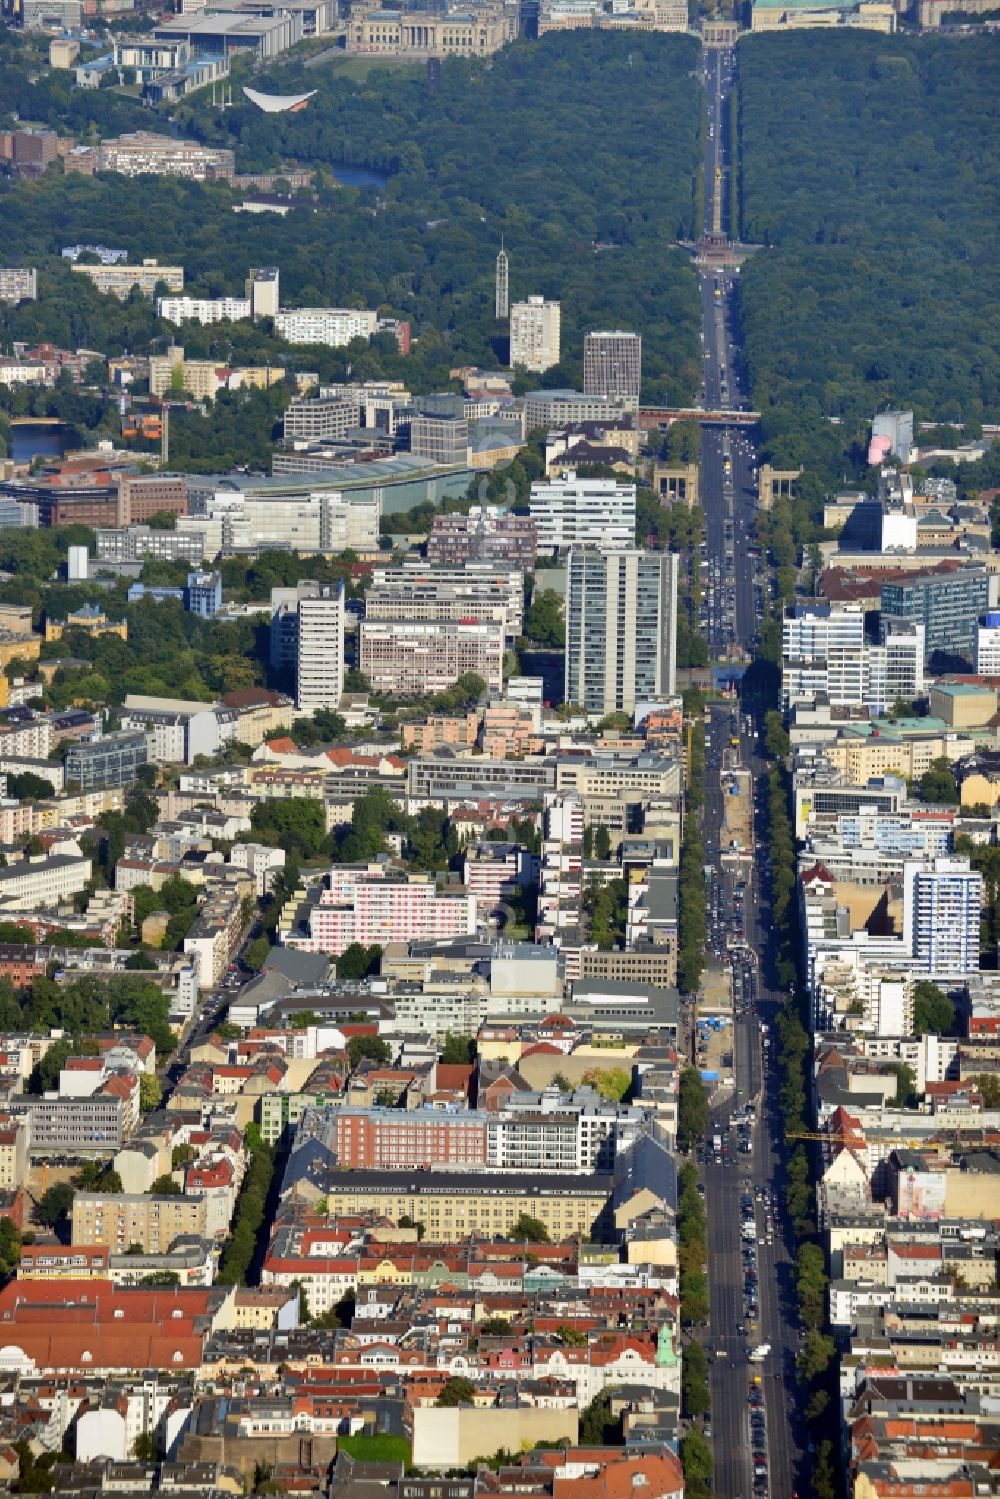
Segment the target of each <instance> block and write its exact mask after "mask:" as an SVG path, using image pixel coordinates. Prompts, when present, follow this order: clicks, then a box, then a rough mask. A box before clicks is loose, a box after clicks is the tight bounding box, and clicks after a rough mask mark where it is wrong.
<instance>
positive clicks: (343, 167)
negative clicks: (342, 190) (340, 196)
mask: <svg viewBox="0 0 1000 1499" xmlns="http://www.w3.org/2000/svg"><path fill="white" fill-rule="evenodd" d="M330 171H331V172H332V173H333V175H334V177H335V178H336V180H337V181H338V182H339V183H340V185H341V187H377V188H384V187H385V186H386V184H387V183H388V181H389V174H388V172H379V171H377V170H376V169H375V168H374V167H358V166H353V165H352V164H351V163H350V162H347V161H332V162H331V163H330Z"/></svg>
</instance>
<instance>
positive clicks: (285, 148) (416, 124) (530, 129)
mask: <svg viewBox="0 0 1000 1499" xmlns="http://www.w3.org/2000/svg"><path fill="white" fill-rule="evenodd" d="M697 55H698V54H697V46H696V43H695V42H694V41H693V40H692V39H690V38H687V37H676V36H662V35H644V34H642V33H636V32H630V33H629V34H628V35H627V36H626V35H616V34H609V33H603V32H602V33H594V34H588V33H585V32H577V33H573V34H572V35H560V36H558V37H552V38H546V39H544V40H543V41H541V42H538V43H532V44H530V45H529V44H527V43H519V44H516V45H514V46H512V47H510V48H508V49H506V50H505V51H504V52H503V53H501V54H499V55H498V56H496V57H494V58H491V59H489V60H487V61H479V60H471V61H460V60H457V59H454V60H451V61H448V62H445V63H443V64H442V66H441V70H440V79H439V83H438V86H437V91H436V93H434V94H432V93H430V91H429V89H428V83H427V78H426V75H425V73H424V72H423V71H422V70H421V71H420V72H419V73H416V74H413V73H412V72H407V73H399V72H392V71H390V70H389V69H384V70H379V71H373V72H372V73H371V74H370V75H369V77H368V78H367V80H366V81H365V82H364V83H363V84H360V85H359V84H356V83H354V82H353V81H352V80H351V79H349V78H347V77H345V76H343V75H342V74H341V73H340V72H337V71H332V72H330V71H324V70H323V69H322V68H315V69H310V70H309V71H308V72H306V71H304V69H303V68H302V66H301V64H299V63H294V62H293V63H286V64H285V65H284V66H282V67H278V68H274V69H273V70H271V71H270V72H268V73H265V74H264V75H262V76H261V77H260V78H259V79H258V80H255V81H258V82H259V84H260V86H261V87H263V88H267V89H275V90H281V91H294V90H296V89H298V88H316V89H317V90H318V92H317V96H316V98H314V99H313V100H312V101H311V102H310V105H309V108H308V109H307V110H304V111H302V112H301V113H300V114H294V115H282V116H270V115H264V114H261V113H260V112H259V111H258V110H256V109H255V108H253V107H252V106H251V105H249V104H248V103H246V102H245V101H244V102H241V103H237V102H236V100H237V99H238V97H239V88H238V87H237V88H236V90H235V93H234V108H233V109H231V110H227V111H226V112H225V113H224V114H218V113H215V114H213V113H212V112H211V110H210V108H209V106H208V105H207V104H206V103H204V102H202V103H201V104H191V103H186V104H185V105H184V106H183V107H182V108H181V109H180V110H179V111H178V113H179V116H180V123H181V124H182V126H183V127H184V128H185V129H187V130H189V131H190V132H191V133H193V134H196V135H198V136H199V137H201V138H202V139H205V140H209V141H212V142H220V143H226V144H231V145H233V146H235V148H236V151H237V166H238V167H239V168H244V167H247V166H252V167H258V166H264V165H266V166H271V167H274V166H276V165H278V163H279V161H280V160H281V159H289V158H293V159H296V160H297V161H298V162H299V163H300V164H301V165H303V166H306V167H308V168H311V169H314V170H315V172H316V174H317V182H318V201H317V202H316V204H315V205H313V206H312V207H308V208H300V209H296V210H294V211H293V212H292V213H290V214H289V215H288V216H287V217H286V218H279V217H277V216H275V215H272V214H252V215H251V214H245V215H244V214H241V215H238V216H236V215H234V214H233V205H234V203H236V202H238V201H239V199H240V198H241V197H242V194H235V193H233V192H232V191H231V190H230V189H229V188H228V187H226V186H223V185H216V184H201V183H186V182H182V181H179V180H177V179H171V178H156V179H143V180H135V181H130V180H126V179H122V178H121V177H101V178H97V179H84V178H78V179H74V178H72V177H63V176H61V175H60V174H59V172H58V170H54V171H52V172H50V173H49V174H48V175H47V176H46V177H45V178H44V179H43V180H41V181H39V182H37V183H32V182H25V181H14V182H10V183H4V184H0V240H2V241H3V243H4V245H5V257H6V258H7V259H8V260H9V261H10V262H28V263H31V262H38V263H40V265H41V269H42V272H43V274H42V277H41V280H40V293H41V300H40V301H39V303H38V304H35V305H34V306H31V305H29V306H25V307H22V308H20V309H16V310H14V311H10V312H7V313H5V314H4V315H3V318H2V320H0V338H11V337H18V338H22V337H49V338H53V339H54V340H55V341H56V342H60V343H64V344H67V343H68V344H70V345H73V346H76V345H77V344H83V345H86V346H88V347H97V348H104V347H108V348H111V349H112V350H117V349H120V348H122V347H125V346H126V345H128V346H129V347H131V348H132V349H133V351H134V350H135V348H136V347H137V346H140V345H142V344H148V343H149V341H150V340H151V339H153V338H155V337H157V336H158V335H162V334H163V333H164V332H165V331H166V330H165V329H164V326H163V325H161V324H159V323H158V322H157V320H156V318H155V316H154V314H153V308H152V305H151V303H150V302H148V301H141V300H134V301H133V302H132V303H131V304H129V305H127V306H126V307H124V308H123V307H121V306H120V305H118V304H115V305H113V306H110V305H108V304H107V299H105V298H100V297H95V296H91V295H88V294H87V293H85V292H81V288H80V286H79V280H80V279H81V278H79V277H77V276H74V275H72V273H71V272H70V271H69V269H68V267H67V266H65V265H64V264H58V263H57V262H56V261H55V260H54V259H53V258H52V257H57V256H58V254H59V251H60V249H61V247H62V246H63V245H65V244H67V243H69V242H76V241H81V242H84V243H88V242H101V243H104V244H110V245H115V246H119V247H121V248H124V249H126V250H128V252H129V255H130V258H131V259H133V260H138V259H142V258H143V257H145V256H156V257H157V258H159V259H160V260H161V261H163V262H170V263H180V264H183V265H184V267H185V270H186V278H187V284H188V285H189V287H190V288H191V289H192V291H194V292H195V293H200V294H218V293H222V292H238V291H241V290H242V286H243V278H244V276H245V273H246V270H247V268H248V267H249V266H252V265H278V266H280V268H281V274H282V300H283V301H284V302H285V303H286V304H287V305H296V304H300V305H310V304H327V305H334V306H338V305H339V306H344V305H348V306H349V305H355V306H369V307H379V308H382V309H384V310H386V311H388V312H391V313H393V314H396V315H399V316H404V317H410V318H411V319H412V320H413V323H414V332H415V334H416V335H417V338H418V340H419V342H418V344H417V347H416V350H415V353H414V355H413V356H412V357H411V359H410V360H409V361H407V362H406V363H405V365H404V366H403V372H404V373H405V377H406V378H407V379H408V380H409V381H410V382H411V384H412V385H413V386H414V387H415V388H416V389H418V390H420V389H425V388H429V387H431V386H433V385H435V384H437V385H440V383H441V382H442V377H443V378H444V380H446V379H447V371H448V368H449V367H453V366H454V365H456V364H460V363H466V362H469V363H472V362H475V363H480V364H483V365H487V366H488V365H495V364H496V362H497V360H498V359H500V360H501V361H503V360H504V359H505V358H506V353H507V345H506V328H505V327H504V326H503V325H500V324H498V323H497V321H496V319H495V317H494V306H493V276H494V261H495V256H496V252H497V250H498V248H499V245H500V240H501V236H502V237H503V239H504V242H505V244H506V246H507V248H508V251H509V254H510V265H511V269H510V287H511V296H512V299H516V298H518V297H523V296H526V295H528V294H532V293H537V294H542V295H545V296H547V297H550V298H557V299H559V300H560V301H561V303H562V342H563V350H564V356H563V362H562V365H561V366H560V367H559V368H557V369H556V370H555V371H554V372H553V373H552V374H551V375H550V377H549V382H550V383H562V382H564V381H570V382H573V383H577V382H578V381H579V380H580V379H581V374H582V371H581V365H582V345H583V335H584V333H585V332H586V331H587V330H588V329H591V328H600V327H625V328H637V329H640V330H641V331H642V333H643V339H644V347H643V365H644V375H645V385H646V390H647V393H648V395H649V396H650V397H651V398H655V399H666V400H669V401H678V400H686V399H688V398H690V396H691V395H692V393H693V391H694V389H695V388H696V386H697V383H698V379H699V374H700V370H699V360H698V316H699V308H698V298H697V289H696V285H695V280H694V277H693V275H692V272H691V269H690V267H689V264H688V263H687V260H686V257H685V256H684V254H683V252H682V251H680V250H676V249H674V248H672V245H673V242H674V241H675V240H676V239H677V238H678V237H679V236H681V235H684V234H686V233H687V232H689V231H690V228H691V223H692V217H693V211H694V194H693V186H692V184H693V183H694V181H695V177H696V167H697V162H698V158H699V149H700V148H699V140H700V134H701V109H700V105H699V93H698V83H697V78H696V76H695V68H696V65H697ZM146 123H147V128H155V126H156V124H157V120H156V117H155V116H153V117H152V118H150V117H149V114H148V112H147V116H146ZM345 159H346V160H352V161H356V162H362V163H372V162H377V163H380V164H382V165H384V166H386V167H387V168H388V169H389V170H390V172H391V175H390V178H389V182H388V185H387V187H386V188H385V190H384V191H381V190H378V189H376V188H364V189H355V188H338V187H336V186H334V185H333V183H332V179H331V178H330V176H329V171H328V169H329V168H330V166H331V165H332V164H333V163H336V162H339V161H342V160H345ZM184 342H185V344H186V345H190V346H191V347H192V348H193V352H195V353H205V354H210V355H211V357H226V356H227V353H228V351H229V349H230V347H233V348H234V349H235V351H236V353H237V354H238V355H239V356H241V357H243V358H246V357H265V356H270V357H276V355H277V352H279V351H280V350H281V349H283V348H286V347H287V346H284V345H282V344H281V343H280V342H278V341H276V340H270V339H268V338H267V335H266V330H260V329H256V330H251V329H248V328H242V329H239V328H236V329H234V328H228V327H226V326H225V325H223V326H222V327H219V326H216V327H215V328H212V329H206V330H197V331H196V330H193V329H189V328H185V330H184ZM359 357H360V365H359V363H358V360H357V359H356V358H355V357H354V352H353V351H352V356H351V359H350V363H351V366H352V369H353V372H354V373H355V375H358V374H360V375H362V376H364V375H367V374H373V373H379V372H381V371H382V370H383V369H385V370H387V371H388V372H391V373H394V374H395V373H400V370H399V361H395V362H394V356H393V355H392V354H390V353H389V352H388V351H387V350H384V349H383V348H382V347H375V348H374V349H372V350H370V351H367V350H361V351H359ZM320 359H321V360H322V363H320V360H318V359H317V353H316V351H313V350H310V351H301V353H296V354H295V356H294V362H295V364H296V365H297V367H299V368H310V369H314V368H317V367H320V368H321V372H322V373H323V374H324V375H325V376H327V377H331V376H333V375H336V374H337V373H338V364H339V366H340V367H345V360H344V356H343V355H340V356H336V357H335V358H332V359H331V358H330V357H328V356H325V355H322V353H321V351H320Z"/></svg>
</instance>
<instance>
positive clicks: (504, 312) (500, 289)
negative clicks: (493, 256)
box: [497, 240, 510, 318]
mask: <svg viewBox="0 0 1000 1499" xmlns="http://www.w3.org/2000/svg"><path fill="white" fill-rule="evenodd" d="M509 313H510V304H509V301H508V296H507V252H506V250H505V249H504V247H503V240H501V241H500V254H499V255H498V256H497V317H498V318H505V317H507V316H508V315H509Z"/></svg>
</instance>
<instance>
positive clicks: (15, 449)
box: [10, 424, 72, 463]
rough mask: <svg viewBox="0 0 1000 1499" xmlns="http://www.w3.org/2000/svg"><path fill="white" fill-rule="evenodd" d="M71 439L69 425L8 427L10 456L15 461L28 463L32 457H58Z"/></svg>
mask: <svg viewBox="0 0 1000 1499" xmlns="http://www.w3.org/2000/svg"><path fill="white" fill-rule="evenodd" d="M71 439H72V429H71V428H69V427H48V426H46V427H40V426H38V427H36V426H35V425H33V424H29V425H26V426H14V427H11V429H10V447H11V454H10V456H11V457H12V458H13V459H14V462H15V463H30V461H31V459H32V458H59V457H61V456H62V454H63V453H65V451H66V449H67V448H68V447H69V444H70V441H71Z"/></svg>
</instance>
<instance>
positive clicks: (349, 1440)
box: [337, 1436, 412, 1468]
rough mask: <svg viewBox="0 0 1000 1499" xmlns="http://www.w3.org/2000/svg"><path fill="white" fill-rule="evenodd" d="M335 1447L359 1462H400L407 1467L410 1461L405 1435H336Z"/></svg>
mask: <svg viewBox="0 0 1000 1499" xmlns="http://www.w3.org/2000/svg"><path fill="white" fill-rule="evenodd" d="M337 1448H338V1450H341V1451H344V1452H349V1453H350V1455H351V1457H353V1458H354V1459H355V1461H356V1462H359V1463H402V1464H403V1466H404V1467H406V1468H409V1466H410V1464H411V1462H412V1453H411V1451H410V1444H409V1442H408V1441H407V1440H406V1438H405V1437H390V1436H356V1437H338V1438H337Z"/></svg>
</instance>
